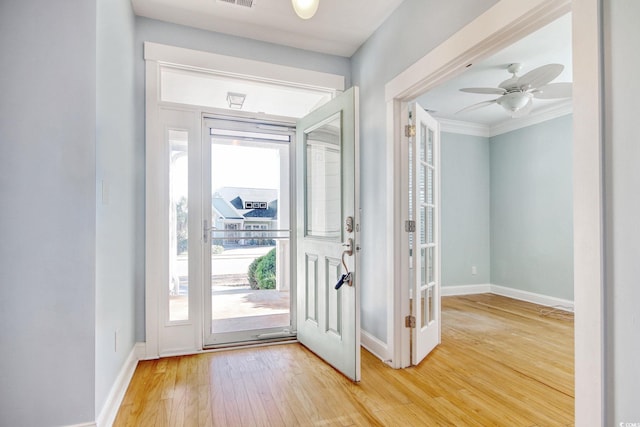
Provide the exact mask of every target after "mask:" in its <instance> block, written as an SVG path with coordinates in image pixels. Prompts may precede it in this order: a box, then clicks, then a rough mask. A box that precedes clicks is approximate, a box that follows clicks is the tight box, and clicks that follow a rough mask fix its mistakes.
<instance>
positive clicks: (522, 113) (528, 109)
mask: <svg viewBox="0 0 640 427" xmlns="http://www.w3.org/2000/svg"><path fill="white" fill-rule="evenodd" d="M531 110H533V98H532V97H529V102H527V104H526V105H525V106H524V107H522V108H521V109H519V110H518V111H515V112H514V113H513V114H512V115H511V117H512V118H514V119H517V118H519V117H524V116H526V115H528V114H529V113H530V112H531Z"/></svg>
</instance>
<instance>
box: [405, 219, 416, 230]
mask: <svg viewBox="0 0 640 427" xmlns="http://www.w3.org/2000/svg"><path fill="white" fill-rule="evenodd" d="M404 231H406V232H407V233H415V231H416V222H415V221H414V220H412V219H408V220H406V221H405V222H404Z"/></svg>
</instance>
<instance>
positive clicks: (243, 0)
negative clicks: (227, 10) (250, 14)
mask: <svg viewBox="0 0 640 427" xmlns="http://www.w3.org/2000/svg"><path fill="white" fill-rule="evenodd" d="M218 1H220V2H222V3H228V4H235V5H238V6H244V7H253V4H254V3H255V0H218Z"/></svg>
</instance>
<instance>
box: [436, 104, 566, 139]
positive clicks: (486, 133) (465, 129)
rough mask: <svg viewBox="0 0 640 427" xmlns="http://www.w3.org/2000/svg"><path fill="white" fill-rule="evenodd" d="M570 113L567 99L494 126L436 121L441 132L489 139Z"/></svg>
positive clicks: (448, 120) (445, 120)
mask: <svg viewBox="0 0 640 427" xmlns="http://www.w3.org/2000/svg"><path fill="white" fill-rule="evenodd" d="M572 112H573V103H572V101H571V99H567V100H565V101H562V102H560V103H556V104H555V105H553V106H551V107H548V108H544V109H542V110H536V111H534V112H532V113H531V114H529V115H528V116H525V117H522V118H519V119H512V118H507V119H505V120H504V121H503V122H500V123H497V124H494V125H485V124H481V123H472V122H465V121H461V120H451V119H445V118H440V117H438V118H437V120H438V122H439V123H440V131H441V132H446V133H459V134H463V135H472V136H482V137H485V138H491V137H493V136H497V135H502V134H503V133H507V132H512V131H514V130H518V129H522V128H525V127H527V126H532V125H537V124H538V123H542V122H546V121H547V120H551V119H555V118H558V117H562V116H566V115H567V114H571V113H572Z"/></svg>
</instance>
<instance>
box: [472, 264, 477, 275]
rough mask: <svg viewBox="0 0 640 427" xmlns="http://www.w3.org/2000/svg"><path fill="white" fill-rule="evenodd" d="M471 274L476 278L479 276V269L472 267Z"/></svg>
mask: <svg viewBox="0 0 640 427" xmlns="http://www.w3.org/2000/svg"><path fill="white" fill-rule="evenodd" d="M471 274H473V275H474V276H475V275H476V274H478V267H476V266H475V265H472V266H471Z"/></svg>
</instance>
